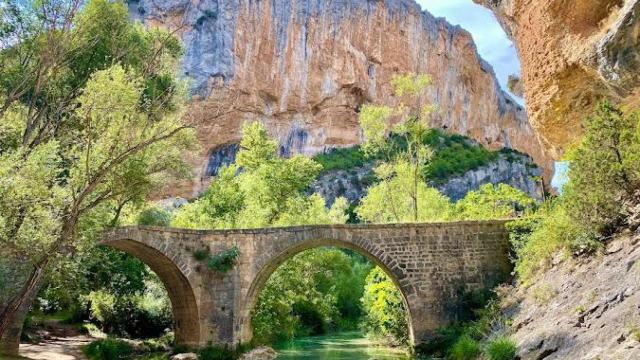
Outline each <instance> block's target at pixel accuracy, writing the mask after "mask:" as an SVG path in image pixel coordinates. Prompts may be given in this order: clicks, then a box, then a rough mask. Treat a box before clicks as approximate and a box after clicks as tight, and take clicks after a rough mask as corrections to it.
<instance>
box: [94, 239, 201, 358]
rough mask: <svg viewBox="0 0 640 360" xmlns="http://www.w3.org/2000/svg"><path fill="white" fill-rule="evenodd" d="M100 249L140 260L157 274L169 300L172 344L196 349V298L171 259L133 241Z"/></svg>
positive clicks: (197, 332)
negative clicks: (115, 251) (172, 329)
mask: <svg viewBox="0 0 640 360" xmlns="http://www.w3.org/2000/svg"><path fill="white" fill-rule="evenodd" d="M104 246H108V247H111V248H114V249H117V250H121V251H124V252H126V253H128V254H130V255H132V256H134V257H136V258H138V259H140V261H142V262H143V263H145V264H146V265H148V266H149V267H150V268H151V270H153V272H155V273H156V275H158V277H159V278H160V280H161V281H162V283H163V284H164V287H165V289H166V290H167V293H168V294H169V299H170V300H171V310H172V313H173V327H174V333H175V343H176V345H184V346H188V347H198V346H199V345H200V322H199V320H200V317H199V314H198V305H197V303H196V297H195V294H194V293H193V289H192V287H191V284H190V283H189V280H188V279H187V278H186V277H185V275H184V274H183V273H182V271H181V270H180V269H179V268H178V266H177V265H176V264H175V263H174V262H173V260H171V259H169V258H168V257H167V256H166V255H164V254H163V253H162V252H160V251H158V250H157V249H155V248H153V247H150V246H148V245H145V244H143V243H141V242H138V241H135V240H128V239H118V240H112V241H109V242H108V243H105V244H104Z"/></svg>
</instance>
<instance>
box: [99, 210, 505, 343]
mask: <svg viewBox="0 0 640 360" xmlns="http://www.w3.org/2000/svg"><path fill="white" fill-rule="evenodd" d="M105 244H107V245H110V246H113V247H116V248H119V249H122V250H124V251H127V252H129V253H131V254H133V255H134V256H137V257H139V258H141V259H142V260H143V261H144V262H146V263H147V264H149V266H150V267H151V268H152V269H153V270H154V271H156V272H157V273H158V274H159V276H160V278H161V279H162V280H163V282H164V283H165V285H166V287H167V290H168V292H169V294H170V297H171V300H172V304H173V306H174V318H175V321H176V323H177V325H179V326H178V327H177V328H176V337H177V339H179V342H181V343H185V344H189V345H195V344H198V345H201V346H204V345H208V344H211V343H228V344H236V343H238V342H247V341H249V340H250V339H251V336H252V334H251V324H250V315H251V310H252V309H253V307H254V305H255V302H256V300H257V297H258V295H259V293H260V290H262V287H263V286H264V284H265V282H266V281H267V279H268V278H269V276H270V275H271V274H272V273H273V271H274V270H275V269H276V268H277V267H278V266H279V265H280V264H282V263H283V262H284V261H286V260H287V259H289V258H290V257H292V256H293V255H295V254H297V253H299V252H301V251H304V250H308V249H311V248H315V247H319V246H338V247H344V248H349V249H353V250H356V251H358V252H360V253H362V254H363V255H365V256H367V257H368V258H370V259H371V260H372V261H374V262H375V263H377V264H378V265H380V266H381V267H382V268H383V269H384V270H385V271H387V272H388V273H389V274H390V275H391V277H392V279H393V280H394V281H395V282H396V284H397V285H398V287H399V288H400V290H401V292H402V294H403V295H404V298H405V301H406V305H407V307H408V310H409V317H410V333H411V334H412V335H413V337H414V339H415V342H416V343H420V342H422V341H424V340H425V339H427V338H428V337H429V335H430V334H431V333H432V331H433V330H435V329H436V328H437V327H439V326H442V325H445V324H447V323H449V322H450V321H452V320H454V319H455V317H456V315H457V311H458V310H459V309H458V308H457V307H456V306H452V304H456V303H457V297H458V295H459V294H460V293H461V291H462V290H474V289H479V288H482V287H491V286H493V285H495V284H497V283H498V282H499V281H500V280H502V279H504V278H505V277H506V276H507V275H508V274H509V272H510V270H511V266H510V263H509V260H508V235H507V232H506V230H505V221H491V222H452V223H437V224H398V225H333V226H304V227H292V228H271V229H255V230H229V231H200V230H178V229H162V228H146V227H132V228H123V229H119V230H116V231H113V232H110V233H107V234H106V235H105ZM232 246H238V247H239V248H240V253H241V255H240V258H239V260H238V263H237V265H236V266H235V267H234V269H233V270H232V271H230V272H228V273H226V274H224V275H220V274H217V273H215V272H213V271H211V270H209V269H208V268H207V267H206V264H204V263H200V262H198V261H196V260H195V259H194V258H193V253H194V252H195V251H196V250H198V249H207V250H209V251H210V252H211V253H213V254H215V253H218V252H220V251H222V250H225V249H228V248H230V247H232ZM150 254H152V255H150ZM196 333H197V334H196Z"/></svg>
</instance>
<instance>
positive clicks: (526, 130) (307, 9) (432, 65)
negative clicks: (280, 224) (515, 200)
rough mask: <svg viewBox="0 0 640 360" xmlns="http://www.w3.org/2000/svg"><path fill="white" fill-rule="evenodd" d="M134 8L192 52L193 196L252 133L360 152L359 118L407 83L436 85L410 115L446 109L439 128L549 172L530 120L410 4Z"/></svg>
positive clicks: (442, 29) (268, 1)
mask: <svg viewBox="0 0 640 360" xmlns="http://www.w3.org/2000/svg"><path fill="white" fill-rule="evenodd" d="M129 4H130V5H129V6H130V11H131V13H132V14H133V16H134V17H137V18H139V19H141V20H143V21H144V22H145V23H146V24H147V25H150V26H156V25H157V26H163V27H166V28H169V29H174V30H175V31H176V32H177V33H178V34H179V35H180V36H181V37H182V39H183V41H184V44H185V48H186V50H185V57H184V62H183V70H184V74H185V75H186V76H187V77H188V78H190V79H191V83H192V88H193V93H194V102H193V105H192V111H191V113H190V115H191V116H192V117H193V118H194V119H195V120H196V122H197V124H198V134H199V138H200V140H201V141H202V143H203V144H204V151H203V152H202V153H201V154H199V155H198V156H196V157H195V159H194V160H193V161H194V163H195V164H197V167H198V174H197V178H196V179H195V184H194V185H195V186H194V188H193V190H194V192H196V193H197V192H198V191H200V189H201V186H202V184H203V182H205V181H206V178H207V175H208V172H207V168H208V162H207V159H208V158H209V154H210V152H211V151H212V150H214V149H216V148H217V147H219V146H220V145H223V144H229V143H233V142H237V141H238V140H239V138H240V137H241V134H240V128H241V124H242V123H243V122H245V121H251V120H258V121H260V122H262V123H264V124H265V125H266V126H267V127H268V129H269V130H270V132H271V133H272V135H274V136H276V137H277V138H278V139H279V141H280V143H281V153H282V154H284V155H288V154H291V153H302V154H307V155H312V154H316V153H318V152H322V151H324V150H326V149H328V148H333V147H346V146H351V145H354V144H357V143H359V142H361V140H362V137H361V133H360V131H359V126H358V123H357V116H358V111H359V109H360V107H361V106H362V105H363V104H365V103H369V102H374V103H385V104H389V105H394V104H397V103H398V102H399V101H400V100H401V99H398V98H396V97H395V96H394V95H393V93H392V89H391V86H390V84H389V82H390V79H391V78H392V76H393V75H394V74H400V73H406V72H414V73H428V74H430V75H431V76H432V78H433V86H432V87H431V88H430V89H429V90H428V93H427V94H425V95H424V96H422V97H421V98H420V99H417V100H415V101H413V103H412V104H411V105H415V106H422V105H425V104H427V103H433V104H436V105H437V106H438V108H439V109H440V111H439V112H438V113H437V115H436V117H435V119H434V120H433V124H432V126H434V127H441V128H444V129H447V130H448V131H452V132H456V133H460V134H463V135H467V136H469V137H472V138H474V139H476V140H477V141H478V142H480V143H482V144H484V145H488V146H489V147H491V148H501V147H505V146H506V147H512V148H515V149H517V150H519V151H522V152H525V153H527V154H530V155H531V156H532V157H533V158H534V159H535V160H536V162H538V163H541V164H543V163H546V157H545V155H544V154H543V151H542V150H541V147H540V145H539V142H538V140H537V137H536V135H535V133H534V132H533V130H532V128H531V127H530V125H529V123H528V120H527V114H526V112H525V110H524V109H523V108H522V107H520V106H519V105H518V104H516V103H515V102H514V101H513V100H512V99H511V98H510V97H509V96H508V95H507V94H506V93H504V92H503V91H502V90H501V89H500V87H499V85H498V83H497V81H496V78H495V75H494V73H493V69H492V68H491V66H490V65H489V64H487V63H486V62H485V61H484V60H482V59H481V58H480V57H479V56H478V54H477V51H476V47H475V44H474V43H473V40H472V38H471V35H470V34H469V33H468V32H466V31H465V30H463V29H462V28H460V27H456V26H452V25H450V24H449V23H447V22H446V21H445V20H443V19H437V18H434V17H433V16H432V15H431V14H429V13H427V12H422V11H421V9H420V7H419V6H418V5H417V4H416V3H415V2H414V1H413V0H379V1H371V0H343V1H320V0H291V1H290V0H286V1H285V0H262V1H250V0H202V1H199V2H192V1H190V0H140V1H138V2H134V1H131V2H129ZM404 101H405V103H406V102H409V101H408V99H404Z"/></svg>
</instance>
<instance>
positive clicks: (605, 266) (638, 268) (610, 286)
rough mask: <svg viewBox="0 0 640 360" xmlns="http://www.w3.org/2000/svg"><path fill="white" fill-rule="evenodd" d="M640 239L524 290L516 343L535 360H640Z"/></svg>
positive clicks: (560, 268) (621, 239)
mask: <svg viewBox="0 0 640 360" xmlns="http://www.w3.org/2000/svg"><path fill="white" fill-rule="evenodd" d="M639 284H640V236H639V235H637V234H636V235H633V234H629V233H627V234H623V235H620V236H618V237H617V238H616V239H615V240H613V241H612V242H611V243H609V244H608V245H607V247H606V249H605V251H604V254H603V255H602V256H598V257H593V258H590V259H582V260H569V261H566V262H562V263H559V264H556V266H554V267H553V268H552V269H551V270H549V271H548V272H546V273H545V274H544V275H541V276H538V277H537V278H536V281H535V284H534V285H533V286H532V287H529V288H520V289H519V290H518V291H517V294H516V296H515V298H516V302H515V304H514V306H513V308H514V309H515V310H514V314H512V315H513V319H512V320H513V326H512V329H513V330H514V333H513V336H512V338H513V339H514V340H515V341H516V343H517V345H518V349H519V350H518V353H519V354H518V355H519V358H520V359H522V360H529V359H549V360H552V359H625V360H632V359H640V287H639Z"/></svg>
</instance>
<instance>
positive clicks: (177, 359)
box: [171, 353, 198, 360]
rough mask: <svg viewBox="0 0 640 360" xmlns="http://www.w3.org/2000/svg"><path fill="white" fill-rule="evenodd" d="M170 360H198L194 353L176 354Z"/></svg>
mask: <svg viewBox="0 0 640 360" xmlns="http://www.w3.org/2000/svg"><path fill="white" fill-rule="evenodd" d="M171 360H198V355H197V354H195V353H184V354H177V355H173V356H172V357H171Z"/></svg>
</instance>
